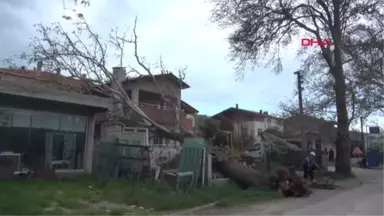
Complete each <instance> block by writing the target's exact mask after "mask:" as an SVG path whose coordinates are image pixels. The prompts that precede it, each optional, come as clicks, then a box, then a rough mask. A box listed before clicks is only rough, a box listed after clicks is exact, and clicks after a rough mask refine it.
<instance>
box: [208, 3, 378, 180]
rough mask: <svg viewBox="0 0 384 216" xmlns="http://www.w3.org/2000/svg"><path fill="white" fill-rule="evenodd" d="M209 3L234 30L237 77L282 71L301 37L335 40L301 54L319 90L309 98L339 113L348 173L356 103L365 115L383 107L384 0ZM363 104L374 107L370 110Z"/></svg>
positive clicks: (339, 163)
mask: <svg viewBox="0 0 384 216" xmlns="http://www.w3.org/2000/svg"><path fill="white" fill-rule="evenodd" d="M211 3H212V5H213V10H212V20H213V21H214V22H216V23H218V24H219V25H220V26H221V27H223V28H227V27H228V28H231V29H233V31H232V33H231V34H230V36H229V43H230V55H231V57H232V60H233V61H235V62H236V63H237V68H236V69H237V70H236V71H237V74H238V75H243V74H244V73H243V72H244V69H245V68H248V66H252V67H254V66H260V65H262V66H272V67H273V68H274V70H275V71H277V72H280V71H281V70H282V62H281V54H282V52H281V51H282V49H283V48H285V47H287V46H288V45H289V44H291V43H293V42H294V41H300V39H301V37H306V38H308V37H309V38H312V39H314V40H318V41H319V40H320V41H323V40H324V39H328V40H330V41H331V43H332V45H331V46H329V45H323V46H309V47H302V48H301V49H300V50H299V52H298V54H299V56H300V57H301V58H302V59H303V65H302V69H303V71H304V74H305V75H304V76H306V77H309V78H311V79H313V80H315V82H309V83H311V87H313V89H311V90H316V91H314V92H312V93H311V95H312V96H313V97H314V98H317V99H318V102H320V101H321V102H322V103H321V105H322V106H323V107H326V108H329V107H332V106H331V105H333V107H334V108H335V109H336V110H335V111H336V112H335V114H336V116H337V123H338V137H337V145H336V150H337V152H338V154H337V158H336V171H338V172H344V173H349V172H350V171H351V167H350V148H351V147H350V139H349V136H348V129H349V123H350V121H351V116H352V117H353V116H354V115H355V111H356V109H355V108H356V106H355V105H356V104H357V103H356V101H359V102H361V103H360V104H359V105H361V111H362V112H367V113H369V112H371V110H376V108H377V107H376V106H372V107H371V105H372V104H374V103H373V102H372V101H374V102H375V104H379V106H380V104H382V103H381V102H380V100H378V99H380V98H377V97H376V96H375V95H374V94H372V92H374V93H377V95H380V93H381V92H382V85H381V84H382V83H381V81H379V82H377V77H379V78H380V77H382V74H383V71H382V63H380V62H379V61H378V60H379V59H380V58H379V54H382V49H381V51H380V48H381V46H382V45H381V44H382V40H383V29H384V1H382V0H298V1H293V0H211ZM371 51H372V52H371ZM373 52H377V53H378V54H373ZM380 65H381V66H380ZM367 71H368V72H369V73H367ZM376 84H378V85H376ZM377 86H378V87H377ZM363 93H365V95H369V96H371V97H369V98H368V97H365V96H364V94H363ZM319 94H320V96H319ZM381 97H382V94H381ZM362 102H364V103H362ZM350 104H354V106H352V107H351V106H350ZM364 104H365V105H368V104H369V105H370V107H369V108H370V109H369V110H368V111H367V107H366V106H364Z"/></svg>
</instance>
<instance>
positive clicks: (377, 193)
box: [192, 168, 383, 216]
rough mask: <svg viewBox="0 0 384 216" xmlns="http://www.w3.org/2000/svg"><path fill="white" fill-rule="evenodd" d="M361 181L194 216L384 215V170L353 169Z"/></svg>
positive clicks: (212, 210) (207, 211)
mask: <svg viewBox="0 0 384 216" xmlns="http://www.w3.org/2000/svg"><path fill="white" fill-rule="evenodd" d="M353 172H354V173H355V174H356V176H357V178H356V179H353V180H348V181H343V182H338V183H339V184H340V186H341V188H340V189H336V190H315V191H314V193H313V194H311V196H310V197H308V198H289V199H282V200H280V201H272V202H267V203H262V204H255V205H248V206H235V207H232V208H221V209H218V208H214V209H206V210H203V211H200V212H194V213H192V214H193V215H345V216H347V215H383V170H369V169H359V168H353Z"/></svg>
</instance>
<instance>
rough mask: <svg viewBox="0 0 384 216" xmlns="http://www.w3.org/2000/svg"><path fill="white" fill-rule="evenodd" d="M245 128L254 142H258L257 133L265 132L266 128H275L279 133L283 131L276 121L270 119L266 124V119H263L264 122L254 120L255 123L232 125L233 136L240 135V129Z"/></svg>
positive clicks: (244, 122)
mask: <svg viewBox="0 0 384 216" xmlns="http://www.w3.org/2000/svg"><path fill="white" fill-rule="evenodd" d="M242 127H245V128H247V133H248V134H249V135H252V136H253V137H254V138H255V139H256V140H259V139H260V137H259V136H258V131H259V130H261V131H265V130H266V129H268V128H272V127H274V128H277V129H278V130H279V131H281V132H282V131H283V130H284V126H283V125H282V124H279V122H278V120H277V119H272V120H271V121H270V122H268V119H267V118H264V120H255V121H243V122H240V123H234V130H235V134H241V128H242Z"/></svg>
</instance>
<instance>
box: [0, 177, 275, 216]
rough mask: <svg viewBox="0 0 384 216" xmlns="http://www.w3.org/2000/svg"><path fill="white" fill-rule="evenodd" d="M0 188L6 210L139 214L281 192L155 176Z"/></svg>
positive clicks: (8, 183) (248, 199) (0, 207)
mask: <svg viewBox="0 0 384 216" xmlns="http://www.w3.org/2000/svg"><path fill="white" fill-rule="evenodd" d="M0 191H1V193H0V214H1V215H16V214H17V215H43V214H45V215H63V214H65V215H100V214H103V215H122V214H136V215H139V214H148V212H153V213H155V212H163V211H171V210H179V209H186V208H192V207H195V206H198V205H204V204H207V203H211V202H217V201H218V205H219V206H229V205H234V204H240V203H246V202H256V201H264V200H270V199H273V198H277V197H279V196H280V195H279V194H278V193H275V192H272V191H270V190H268V189H248V190H241V189H239V188H238V187H237V186H235V185H233V184H228V185H222V186H213V187H210V188H203V189H191V190H188V191H174V190H172V188H171V187H170V186H168V185H165V184H158V183H154V182H130V181H127V180H110V181H101V180H95V179H90V178H81V179H68V180H16V181H15V180H13V181H2V182H0Z"/></svg>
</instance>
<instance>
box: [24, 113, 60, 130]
mask: <svg viewBox="0 0 384 216" xmlns="http://www.w3.org/2000/svg"><path fill="white" fill-rule="evenodd" d="M31 127H32V128H42V129H51V130H59V127H60V115H59V114H54V113H49V112H33V113H32V124H31Z"/></svg>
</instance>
